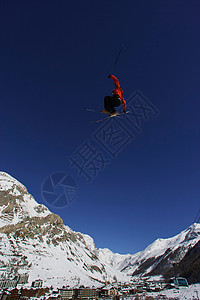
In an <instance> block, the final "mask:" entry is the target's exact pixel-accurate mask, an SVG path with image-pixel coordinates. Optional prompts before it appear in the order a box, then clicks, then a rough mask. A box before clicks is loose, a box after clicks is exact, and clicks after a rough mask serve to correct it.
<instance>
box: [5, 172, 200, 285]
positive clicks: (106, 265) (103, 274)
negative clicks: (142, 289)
mask: <svg viewBox="0 0 200 300" xmlns="http://www.w3.org/2000/svg"><path fill="white" fill-rule="evenodd" d="M199 241H200V224H193V225H192V226H190V227H189V228H187V229H186V230H184V231H183V232H181V233H180V234H178V235H177V236H175V237H172V238H169V239H157V240H156V241H155V242H154V243H152V244H151V245H149V246H148V247H147V248H146V249H145V250H143V251H141V252H139V253H136V254H133V255H131V254H126V255H121V254H117V253H113V252H112V251H110V250H109V249H97V248H96V247H95V244H94V241H93V239H92V238H91V237H90V236H89V235H87V234H82V233H80V232H75V231H73V230H72V229H71V228H69V227H68V226H66V225H64V224H63V220H62V219H61V218H60V217H59V216H58V215H55V214H53V213H51V212H50V211H49V210H48V208H46V207H45V206H44V205H39V204H38V203H37V202H36V201H35V200H34V198H33V197H32V196H31V195H30V194H29V193H28V191H27V189H26V188H25V186H24V185H22V184H21V183H20V182H18V181H17V180H16V179H14V178H13V177H11V176H10V175H8V174H6V173H3V172H0V275H2V274H6V275H7V276H11V277H12V276H13V275H15V274H17V273H25V272H27V273H29V275H30V282H31V281H32V280H36V279H38V278H40V279H43V280H44V282H45V285H47V286H50V285H53V286H62V285H70V286H71V287H74V286H79V285H85V286H93V285H94V286H100V285H102V284H103V283H104V282H105V281H113V280H114V279H116V278H117V280H118V281H121V282H128V281H130V276H137V275H139V276H141V275H144V276H145V275H150V276H154V275H164V274H165V273H166V272H169V271H170V270H172V268H173V265H174V264H176V265H178V264H179V263H180V262H181V261H182V260H183V259H184V257H185V256H186V254H187V253H189V251H190V250H191V249H193V248H194V247H195V245H197V243H198V242H199ZM197 248H198V247H197ZM195 249H196V248H195ZM195 251H196V250H195ZM195 253H196V252H195ZM197 255H198V254H197ZM195 257H196V256H195ZM187 261H188V258H187ZM189 262H190V257H189Z"/></svg>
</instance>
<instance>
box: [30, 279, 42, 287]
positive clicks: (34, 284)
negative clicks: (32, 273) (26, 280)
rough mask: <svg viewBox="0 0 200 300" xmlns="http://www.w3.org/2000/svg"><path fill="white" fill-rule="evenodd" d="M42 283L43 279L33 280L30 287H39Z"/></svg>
mask: <svg viewBox="0 0 200 300" xmlns="http://www.w3.org/2000/svg"><path fill="white" fill-rule="evenodd" d="M42 285H43V281H42V280H41V279H38V280H35V281H33V282H32V287H35V288H41V287H42Z"/></svg>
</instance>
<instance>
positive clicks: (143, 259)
mask: <svg viewBox="0 0 200 300" xmlns="http://www.w3.org/2000/svg"><path fill="white" fill-rule="evenodd" d="M199 241H200V224H193V225H191V226H190V227H189V228H187V229H186V230H184V231H182V232H181V233H180V234H178V235H176V236H175V237H172V238H168V239H157V240H156V241H155V242H153V243H152V244H151V245H149V246H148V247H147V248H146V249H145V250H143V251H141V252H139V253H136V254H134V255H131V256H128V257H127V258H125V260H124V261H122V263H121V264H120V266H118V270H120V271H122V272H123V273H126V274H127V275H132V276H134V275H141V274H142V275H143V276H144V275H150V276H153V275H165V274H166V273H167V272H168V271H169V270H170V269H172V268H173V267H174V264H179V263H180V262H181V261H182V260H183V258H184V257H185V255H186V254H187V253H188V252H189V251H190V250H191V249H192V248H193V247H194V246H195V245H196V244H198V242H199ZM199 255H200V253H199ZM178 275H180V274H177V276H178Z"/></svg>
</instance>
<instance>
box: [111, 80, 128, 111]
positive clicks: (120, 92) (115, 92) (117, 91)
mask: <svg viewBox="0 0 200 300" xmlns="http://www.w3.org/2000/svg"><path fill="white" fill-rule="evenodd" d="M110 78H111V79H112V80H113V81H114V84H115V88H114V90H113V91H112V92H113V95H118V96H119V98H120V100H121V103H122V105H123V109H124V110H126V101H125V99H124V97H123V95H124V92H123V90H122V88H121V86H120V84H119V80H118V79H117V78H116V77H115V76H114V75H110Z"/></svg>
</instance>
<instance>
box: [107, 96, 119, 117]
mask: <svg viewBox="0 0 200 300" xmlns="http://www.w3.org/2000/svg"><path fill="white" fill-rule="evenodd" d="M120 104H121V100H120V98H119V97H118V96H117V95H114V96H105V98H104V107H105V109H106V110H107V111H109V113H111V114H112V113H114V112H115V111H116V110H115V107H117V106H119V105H120Z"/></svg>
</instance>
